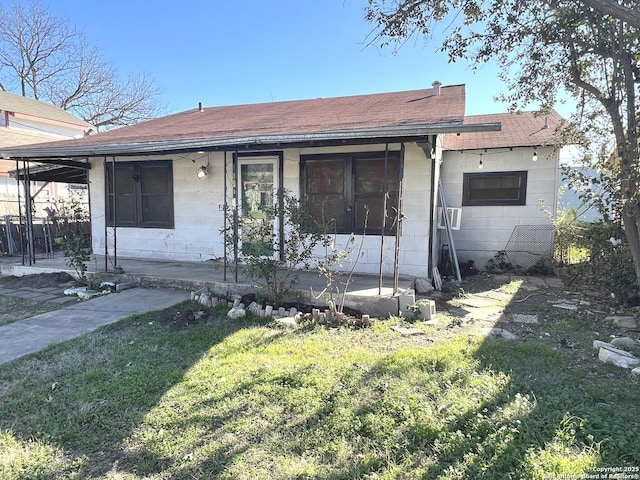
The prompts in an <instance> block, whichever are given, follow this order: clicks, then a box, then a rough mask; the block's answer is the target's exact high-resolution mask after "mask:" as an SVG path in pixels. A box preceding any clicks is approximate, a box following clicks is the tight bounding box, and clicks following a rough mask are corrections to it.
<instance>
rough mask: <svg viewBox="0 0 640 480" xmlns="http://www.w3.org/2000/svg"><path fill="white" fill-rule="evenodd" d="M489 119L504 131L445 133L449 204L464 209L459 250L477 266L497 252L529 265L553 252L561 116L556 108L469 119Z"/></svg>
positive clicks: (445, 181) (457, 237)
mask: <svg viewBox="0 0 640 480" xmlns="http://www.w3.org/2000/svg"><path fill="white" fill-rule="evenodd" d="M492 122H499V123H500V124H501V125H502V129H501V130H500V131H499V132H478V133H467V134H463V135H455V134H447V135H445V137H444V150H445V152H444V154H443V166H442V187H443V191H444V193H445V197H446V203H447V206H448V207H457V208H459V209H460V210H459V211H458V212H456V213H459V215H458V218H457V219H456V220H457V221H458V225H457V227H458V226H459V230H457V229H456V230H454V231H453V239H454V242H455V248H456V252H457V255H458V257H459V260H460V261H462V262H466V261H468V260H473V261H474V263H475V266H476V268H477V269H479V270H484V269H485V266H486V265H487V263H488V262H489V260H492V259H494V257H496V254H497V253H498V252H500V251H504V252H505V253H506V256H507V258H506V259H505V260H506V261H509V262H510V263H512V264H513V265H514V266H516V265H517V266H520V267H522V268H528V267H531V266H533V265H534V264H535V263H536V262H537V261H538V260H539V259H540V256H541V255H547V256H548V255H549V254H551V253H552V248H553V240H554V230H553V228H552V219H553V218H555V213H556V208H557V203H558V198H557V197H558V188H559V183H558V179H559V177H558V172H559V159H560V152H559V150H558V149H556V148H554V146H553V144H554V135H555V134H556V129H557V128H558V127H560V126H561V123H562V122H563V119H562V117H561V116H560V115H559V114H558V113H557V112H555V111H551V112H550V113H549V114H548V115H546V116H538V115H536V114H535V113H534V112H519V113H503V114H492V115H473V116H467V117H465V123H472V124H473V123H492ZM442 243H445V244H447V243H448V240H447V239H443V240H442ZM499 260H500V259H498V261H499ZM494 261H495V260H494Z"/></svg>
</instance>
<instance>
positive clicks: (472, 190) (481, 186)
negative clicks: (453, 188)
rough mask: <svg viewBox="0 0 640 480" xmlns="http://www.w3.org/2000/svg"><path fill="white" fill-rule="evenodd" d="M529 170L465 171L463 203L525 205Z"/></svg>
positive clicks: (465, 204) (464, 204)
mask: <svg viewBox="0 0 640 480" xmlns="http://www.w3.org/2000/svg"><path fill="white" fill-rule="evenodd" d="M526 198H527V172H487V173H465V174H464V177H463V193H462V205H463V206H467V205H525V204H526Z"/></svg>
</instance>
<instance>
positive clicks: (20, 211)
mask: <svg viewBox="0 0 640 480" xmlns="http://www.w3.org/2000/svg"><path fill="white" fill-rule="evenodd" d="M23 181H24V179H23ZM16 184H17V185H18V222H19V225H20V227H19V228H18V232H19V233H20V254H21V255H22V265H24V235H23V233H22V200H21V199H20V163H18V159H16Z"/></svg>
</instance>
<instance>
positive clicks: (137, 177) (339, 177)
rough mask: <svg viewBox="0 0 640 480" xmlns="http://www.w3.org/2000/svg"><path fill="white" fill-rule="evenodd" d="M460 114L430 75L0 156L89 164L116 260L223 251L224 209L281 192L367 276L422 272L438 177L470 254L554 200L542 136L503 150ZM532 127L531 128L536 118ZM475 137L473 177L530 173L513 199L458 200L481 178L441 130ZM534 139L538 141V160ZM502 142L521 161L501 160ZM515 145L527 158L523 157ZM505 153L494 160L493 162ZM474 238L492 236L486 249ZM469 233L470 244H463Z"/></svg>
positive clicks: (453, 93) (96, 242) (456, 96)
mask: <svg viewBox="0 0 640 480" xmlns="http://www.w3.org/2000/svg"><path fill="white" fill-rule="evenodd" d="M464 108H465V88H464V85H454V86H446V87H443V86H441V85H440V84H439V83H438V82H434V84H433V88H429V89H424V90H416V91H407V92H394V93H382V94H373V95H361V96H353V97H340V98H318V99H314V100H301V101H289V102H273V103H265V104H253V105H236V106H226V107H214V108H202V107H201V106H199V108H196V109H193V110H190V111H187V112H182V113H177V114H174V115H169V116H166V117H162V118H158V119H155V120H151V121H147V122H143V123H140V124H138V125H134V126H130V127H123V128H120V129H117V130H112V131H109V132H105V133H101V134H98V135H93V136H89V137H86V138H82V139H78V140H69V141H63V142H58V143H50V144H46V145H34V146H30V147H21V148H11V149H4V150H1V153H2V154H3V155H5V156H9V157H12V158H17V159H20V160H31V161H60V160H64V161H65V162H67V163H68V162H81V161H83V160H84V159H88V162H89V163H90V165H91V168H90V170H89V177H90V196H91V202H92V205H91V207H92V208H91V212H92V232H93V236H92V237H93V249H94V252H96V253H98V254H103V253H108V254H109V255H112V254H113V253H114V250H115V247H116V246H117V255H118V256H121V257H139V258H153V259H167V260H169V259H171V260H191V261H200V260H208V259H212V258H221V257H223V256H224V255H225V248H224V239H223V236H222V235H221V233H220V230H221V228H222V227H223V225H224V224H225V219H224V208H225V205H227V206H230V207H231V208H233V207H234V206H235V205H238V206H239V207H240V208H241V209H244V210H245V211H246V210H247V209H249V210H251V212H252V213H256V214H259V212H260V210H261V209H263V208H265V207H268V206H269V205H270V204H271V202H273V201H274V200H273V199H274V197H273V192H274V191H275V190H277V189H278V188H281V187H283V188H285V189H287V190H289V191H290V192H291V193H292V194H293V195H295V196H296V197H298V198H300V199H301V200H302V203H303V205H305V206H306V208H307V209H308V211H309V212H311V213H312V214H314V215H315V216H316V217H317V218H318V219H322V218H324V219H327V218H333V219H334V220H335V223H336V230H337V232H338V244H339V245H340V244H345V243H346V242H347V240H348V238H349V234H350V233H351V232H355V233H356V234H357V238H358V240H360V239H363V253H362V255H361V256H360V257H359V258H358V259H357V265H356V271H357V272H362V273H376V274H377V273H378V272H379V271H380V266H381V264H382V270H383V272H384V273H385V274H390V273H392V272H393V273H399V274H400V275H407V276H417V277H430V276H431V272H432V268H433V267H434V266H436V265H437V264H438V254H439V252H440V248H441V247H440V243H439V242H440V240H441V239H440V238H439V237H441V236H442V235H441V231H440V230H438V229H437V225H436V222H437V213H438V206H439V204H440V202H439V199H438V195H439V189H438V184H439V179H440V176H441V175H442V179H443V186H444V190H445V192H446V197H447V201H448V202H449V203H450V205H451V206H460V205H464V207H463V208H464V210H465V211H464V212H463V215H462V223H461V229H460V230H459V231H456V235H460V234H462V233H463V232H466V233H464V234H465V235H466V239H467V240H466V243H465V241H463V238H460V243H461V244H462V246H463V248H464V253H465V255H466V253H469V257H468V258H472V257H473V256H474V255H475V253H474V252H476V251H482V252H484V254H486V255H488V256H492V255H494V254H495V253H496V251H497V250H500V249H502V248H504V241H503V240H500V239H499V238H498V235H497V234H496V233H494V230H499V231H500V235H501V238H504V237H505V236H508V235H507V234H506V233H505V232H508V231H510V230H512V229H513V225H515V224H517V223H518V222H526V223H530V222H531V218H532V216H533V218H535V219H536V220H535V221H536V222H542V221H543V217H541V216H540V215H539V209H538V197H539V196H542V197H544V198H545V200H547V201H549V202H551V203H550V205H551V206H552V208H553V205H552V203H553V202H554V201H555V191H556V187H557V185H556V181H555V178H557V172H556V170H555V168H556V164H555V162H549V161H547V160H546V159H545V155H546V154H547V153H548V152H550V151H551V149H550V148H543V147H542V145H543V144H546V142H547V140H548V139H547V138H546V137H545V138H544V139H543V138H542V137H540V138H537V137H536V141H539V143H526V144H523V145H521V144H520V143H518V142H520V140H521V139H520V138H508V139H505V142H506V146H504V147H503V143H504V142H501V141H498V140H499V139H501V138H502V137H501V133H500V132H499V131H498V130H499V129H500V122H501V121H504V119H505V117H504V116H502V117H500V118H494V117H490V118H478V119H476V118H474V117H466V118H465V117H464ZM513 118H514V119H515V118H518V117H516V116H514V117H513ZM522 118H528V116H525V117H522ZM554 119H555V117H554ZM536 121H538V122H540V124H541V125H542V124H543V122H544V119H543V118H536ZM554 125H555V123H554ZM474 132H494V133H492V134H491V136H488V137H486V138H487V143H486V144H485V145H481V146H480V145H478V146H476V147H474V149H477V148H487V150H488V151H489V149H497V150H495V152H496V153H495V157H494V156H493V155H486V158H485V157H483V158H484V160H483V161H484V162H486V167H485V169H484V171H496V172H497V171H501V172H504V171H517V172H520V171H527V172H529V175H528V176H526V175H525V176H523V175H521V174H520V173H518V175H519V176H518V179H519V181H520V182H521V185H522V182H525V183H526V184H527V185H528V186H529V188H528V189H527V195H526V196H525V197H524V200H523V201H524V202H525V204H526V205H524V207H523V206H522V205H520V206H516V207H510V206H501V207H497V208H494V207H476V206H467V205H466V204H464V203H463V199H462V195H463V193H464V192H463V184H464V182H465V179H466V178H467V177H465V172H469V173H472V172H473V173H475V172H478V158H479V157H478V156H473V157H471V156H469V155H468V154H466V155H465V154H460V153H459V151H467V150H468V149H469V148H470V147H469V146H460V147H458V146H456V147H455V151H453V150H450V147H448V146H447V143H448V142H447V141H445V135H447V134H451V135H452V137H451V138H453V139H458V140H459V141H463V139H464V138H467V136H475V135H480V134H479V133H477V134H476V133H474ZM458 134H459V137H458V136H457V135H458ZM448 138H449V137H447V139H448ZM474 138H475V137H474ZM478 138H480V137H478ZM543 140H544V141H543ZM443 142H444V147H445V148H447V149H449V150H447V151H445V152H443ZM532 142H533V140H532ZM534 145H540V148H539V150H538V155H539V160H538V162H537V163H535V164H534V163H533V162H531V154H532V153H533V148H532V146H534ZM510 146H513V147H514V152H519V153H518V155H519V157H517V158H513V156H512V157H509V155H506V152H508V151H510V150H509V148H510ZM523 146H525V147H527V148H526V152H525V150H522V151H521V152H520V147H523ZM502 150H504V157H501V159H498V156H499V155H503V153H499V151H500V152H501V151H502ZM527 156H528V159H529V161H528V163H525V162H524V160H525V157H527ZM545 162H546V163H545ZM543 166H545V167H547V168H543ZM546 175H548V177H545V176H546ZM472 183H473V182H472ZM538 193H539V195H538ZM474 195H475V194H474ZM385 197H386V198H387V200H386V204H387V210H386V212H387V215H386V218H384V215H383V212H384V210H383V205H384V203H385ZM518 199H519V201H520V197H518ZM471 200H472V201H474V200H475V197H474V196H473V195H472V198H471ZM510 208H513V209H512V210H509V209H510ZM367 210H368V212H369V213H368V215H367V214H366V213H365V212H366V211H367ZM516 211H517V214H516V213H515V212H516ZM483 212H486V214H485V213H483ZM483 215H484V217H485V221H484V223H483V224H482V230H481V232H482V233H481V234H479V233H477V232H476V233H473V231H471V232H468V230H475V229H478V228H479V224H478V222H475V221H474V220H473V219H474V217H478V216H483ZM365 218H367V224H366V229H365ZM399 219H401V220H400V221H398V220H399ZM276 231H278V229H277V228H276ZM398 233H399V237H398V238H397V239H398V242H397V244H396V234H398ZM279 234H282V232H279ZM363 234H364V237H363V236H362V235H363ZM484 235H487V236H490V237H495V238H494V239H495V241H494V242H493V243H492V244H490V243H487V242H486V241H485V239H483V238H482V236H484ZM474 237H475V239H476V240H477V241H478V242H481V243H482V246H481V247H478V248H476V247H474V246H473V239H474ZM442 243H446V242H445V241H444V240H442ZM491 248H493V249H494V250H493V251H490V249H491ZM318 253H320V252H318ZM465 258H467V257H466V256H465ZM352 260H355V258H354V259H352ZM346 267H348V266H347V265H345V268H346Z"/></svg>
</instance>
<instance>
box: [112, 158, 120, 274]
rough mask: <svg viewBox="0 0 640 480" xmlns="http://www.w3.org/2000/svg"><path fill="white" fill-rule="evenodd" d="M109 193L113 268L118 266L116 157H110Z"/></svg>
mask: <svg viewBox="0 0 640 480" xmlns="http://www.w3.org/2000/svg"><path fill="white" fill-rule="evenodd" d="M111 191H112V192H113V201H112V204H111V205H112V209H113V210H112V211H113V266H114V267H117V266H118V221H117V220H118V219H117V212H116V157H115V155H114V156H112V157H111Z"/></svg>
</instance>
